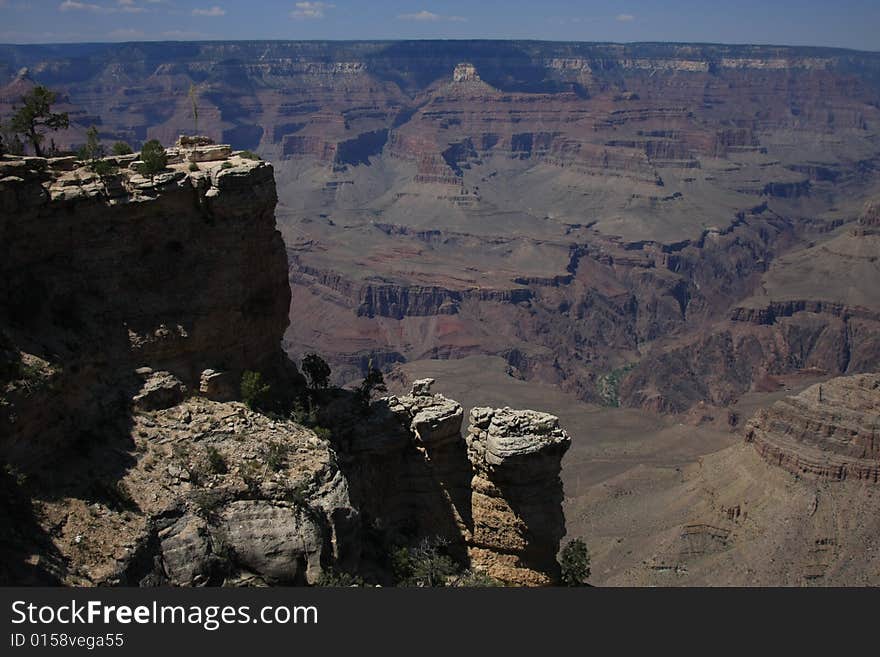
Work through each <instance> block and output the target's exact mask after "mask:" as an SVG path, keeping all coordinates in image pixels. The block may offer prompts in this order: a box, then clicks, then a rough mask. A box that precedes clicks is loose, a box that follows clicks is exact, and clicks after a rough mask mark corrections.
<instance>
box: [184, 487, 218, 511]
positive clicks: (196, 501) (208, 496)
mask: <svg viewBox="0 0 880 657" xmlns="http://www.w3.org/2000/svg"><path fill="white" fill-rule="evenodd" d="M190 499H191V500H192V503H193V505H194V506H195V508H196V509H197V510H198V511H199V512H201V513H202V514H203V515H206V516H210V515H211V514H212V513H213V512H214V511H216V510H217V508H218V507H219V506H220V504H221V503H222V502H223V493H221V492H220V491H217V490H209V489H204V488H203V489H199V490H197V491H194V492H193V493H192V495H191V497H190Z"/></svg>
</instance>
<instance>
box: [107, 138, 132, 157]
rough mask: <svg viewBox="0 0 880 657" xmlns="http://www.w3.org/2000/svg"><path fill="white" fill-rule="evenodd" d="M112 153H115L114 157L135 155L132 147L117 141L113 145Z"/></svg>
mask: <svg viewBox="0 0 880 657" xmlns="http://www.w3.org/2000/svg"><path fill="white" fill-rule="evenodd" d="M111 152H112V153H113V155H131V154H132V153H134V151H133V150H131V146H129V145H128V144H126V143H125V142H124V141H117V142H116V143H115V144H113V148H112V149H111Z"/></svg>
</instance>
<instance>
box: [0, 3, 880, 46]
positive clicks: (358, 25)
mask: <svg viewBox="0 0 880 657" xmlns="http://www.w3.org/2000/svg"><path fill="white" fill-rule="evenodd" d="M401 38H492V39H500V38H527V39H550V40H577V41H621V42H627V41H701V42H722V43H775V44H797V45H821V46H842V47H847V48H858V49H864V50H880V0H841V1H839V2H828V1H827V0H825V1H818V0H760V1H756V0H726V1H725V2H724V3H721V2H716V1H714V0H713V1H711V2H705V1H704V2H699V1H697V0H606V1H605V2H593V1H582V2H573V1H568V2H566V1H562V0H467V1H465V0H448V1H443V2H431V1H429V0H418V1H413V0H326V1H315V0H310V1H296V0H247V1H241V0H0V42H3V43H52V42H76V41H142V40H167V39H177V40H191V39H401Z"/></svg>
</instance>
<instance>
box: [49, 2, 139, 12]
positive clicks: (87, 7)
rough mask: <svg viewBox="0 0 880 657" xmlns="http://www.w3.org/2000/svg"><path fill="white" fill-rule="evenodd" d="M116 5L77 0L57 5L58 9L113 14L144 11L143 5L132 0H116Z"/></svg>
mask: <svg viewBox="0 0 880 657" xmlns="http://www.w3.org/2000/svg"><path fill="white" fill-rule="evenodd" d="M117 4H118V6H116V7H104V6H102V5H96V4H94V3H91V2H78V1H77V0H64V2H62V3H61V4H60V5H58V10H59V11H92V12H95V13H99V14H115V13H116V12H120V11H121V12H124V13H126V14H141V13H143V12H145V11H147V10H146V9H144V8H143V7H138V6H137V5H135V3H134V0H118V3H117Z"/></svg>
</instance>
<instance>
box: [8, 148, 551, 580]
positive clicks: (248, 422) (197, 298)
mask: <svg viewBox="0 0 880 657" xmlns="http://www.w3.org/2000/svg"><path fill="white" fill-rule="evenodd" d="M181 142H185V140H183V139H182V140H181ZM166 154H167V156H168V158H169V167H167V168H166V170H165V171H164V172H161V173H159V174H158V175H156V176H154V177H150V178H148V177H145V176H143V175H141V174H140V173H138V168H139V166H140V164H142V163H140V162H137V161H135V158H136V156H125V157H122V158H107V159H105V164H106V165H108V166H109V167H110V168H111V169H112V170H111V172H110V173H109V174H107V175H105V176H103V177H99V176H97V175H95V174H94V173H92V172H91V170H90V169H89V167H88V166H84V163H82V162H79V161H77V160H76V159H75V158H73V157H65V158H52V159H49V160H47V159H44V158H14V157H7V158H3V159H2V160H0V175H2V177H0V203H2V206H0V211H2V212H0V234H2V235H3V236H4V241H3V247H2V249H3V253H2V256H3V261H2V265H0V271H2V274H3V277H2V280H3V283H2V285H0V309H2V313H0V386H2V387H0V411H2V415H0V463H2V466H3V470H2V478H0V485H2V487H3V491H4V500H5V501H4V504H3V505H2V507H0V517H2V518H3V519H4V520H5V521H6V522H7V524H9V525H10V526H13V525H14V526H15V527H16V529H15V531H12V532H9V533H8V534H7V535H4V537H3V540H2V541H0V555H2V559H0V561H2V568H0V582H2V583H8V584H38V583H43V584H48V583H53V584H60V583H66V584H80V585H108V584H109V585H138V584H139V585H157V584H172V585H180V586H197V585H220V584H223V585H266V584H269V585H271V584H312V585H313V584H316V583H318V582H319V581H320V580H321V578H322V574H324V573H326V572H327V571H328V570H332V571H339V570H344V571H347V572H349V573H354V574H363V575H364V576H365V577H366V578H367V579H368V581H370V582H380V583H393V581H394V580H393V578H392V576H391V572H390V567H389V560H390V554H391V553H392V552H393V550H394V549H396V548H400V547H401V546H407V545H409V544H412V543H414V542H415V543H417V542H418V541H422V540H429V541H433V540H440V541H443V543H444V545H445V546H446V548H445V549H446V552H447V553H448V554H449V555H450V556H452V557H453V558H455V559H456V561H457V563H458V564H459V565H460V566H461V567H462V568H468V567H470V566H471V565H473V567H474V568H477V569H480V570H482V571H484V572H488V573H490V574H491V575H492V576H493V577H495V578H498V579H501V580H503V581H507V582H511V583H518V584H548V583H553V582H555V581H556V578H557V572H556V561H555V554H556V551H557V550H558V547H559V539H560V537H561V536H562V535H563V534H564V533H565V529H564V519H563V518H562V515H561V511H560V509H561V507H560V504H561V483H560V482H559V477H558V475H559V469H560V462H559V461H560V458H556V460H555V463H552V464H551V467H550V469H549V471H548V472H546V473H543V471H542V473H543V474H542V475H541V476H543V477H544V478H545V479H547V480H548V481H549V482H550V485H551V487H552V486H553V485H554V484H555V486H556V488H558V491H557V492H558V493H559V494H558V495H554V496H552V497H548V498H547V499H544V500H543V501H542V494H543V493H544V487H543V486H538V487H536V488H535V489H534V490H533V491H532V493H533V494H532V495H531V496H530V495H529V494H528V492H529V488H528V486H526V489H525V494H524V493H523V491H522V490H519V489H518V490H519V492H518V493H517V494H516V495H512V496H511V498H510V502H511V505H512V510H508V511H507V515H506V516H505V517H504V519H503V520H504V522H505V523H508V524H510V525H511V526H516V527H520V525H523V527H524V528H521V529H522V530H521V532H520V533H521V537H520V539H521V540H520V543H519V544H517V546H516V550H514V551H511V549H510V548H509V546H505V545H503V544H502V543H500V542H498V541H495V542H493V541H492V540H488V541H487V540H486V539H485V538H484V539H482V542H481V543H480V547H481V550H482V552H481V556H480V558H479V559H476V558H472V557H471V554H470V552H469V548H470V547H471V543H472V538H473V534H474V527H475V522H479V521H480V518H481V515H480V514H481V513H482V514H484V515H485V511H480V510H478V509H474V508H472V503H471V486H472V484H471V479H472V476H473V473H474V471H475V470H477V469H478V468H479V464H478V463H477V462H476V461H474V460H473V459H469V457H468V454H467V449H466V446H465V441H464V438H463V437H462V435H461V421H462V409H461V406H460V405H459V404H457V403H456V402H454V401H451V400H448V399H445V398H443V397H442V396H439V395H431V394H430V392H429V387H430V381H427V382H419V384H418V385H417V386H416V388H414V391H413V394H412V395H411V396H409V397H402V398H400V399H397V398H389V399H385V400H381V401H380V402H376V403H374V404H373V405H372V407H371V408H369V409H364V408H363V406H362V404H360V403H356V401H355V400H354V399H353V395H352V393H350V392H348V391H343V390H339V389H336V390H330V391H327V390H324V391H320V392H319V391H311V393H310V395H309V397H308V403H309V405H310V408H314V409H315V410H316V411H317V408H318V406H319V405H320V406H321V409H320V413H321V414H322V418H321V419H322V423H324V424H326V425H329V426H331V427H333V428H334V431H333V433H332V434H331V435H330V437H328V434H327V432H326V430H323V431H321V432H320V433H321V435H318V434H317V433H316V432H313V431H312V430H310V429H308V428H306V427H305V426H302V425H301V424H299V423H297V422H296V421H294V420H292V419H289V418H287V417H286V415H287V411H288V410H289V406H290V400H291V399H293V398H295V397H299V396H301V395H303V394H304V391H303V389H302V385H301V380H300V377H299V375H298V373H297V372H296V368H295V367H294V366H293V364H292V363H291V362H290V361H288V360H287V358H286V356H285V355H284V354H283V352H282V351H281V348H280V346H281V338H282V335H283V333H284V331H285V328H286V326H287V323H288V312H289V303H290V296H291V295H290V288H289V287H288V285H287V266H286V262H285V252H284V246H283V242H282V240H281V237H280V234H279V233H278V231H277V230H276V229H275V222H274V207H275V202H276V195H275V182H274V178H273V168H272V166H271V165H269V164H267V163H265V162H262V161H254V160H252V159H249V158H248V157H243V155H247V154H242V153H239V152H233V151H231V149H230V148H229V147H228V146H215V145H205V146H191V145H189V146H187V145H180V144H179V145H178V147H175V148H172V149H169V150H167V151H166ZM303 321H305V320H303ZM245 370H256V371H259V372H261V373H262V375H263V377H264V381H266V382H268V383H269V384H270V385H271V386H272V391H273V397H274V398H276V399H277V403H275V402H273V403H275V406H273V408H274V409H275V410H276V411H278V412H275V413H272V414H271V415H266V414H263V413H260V412H255V411H254V410H253V409H251V408H248V407H246V406H245V405H244V404H242V403H240V402H238V401H234V400H235V399H238V398H239V397H240V396H242V395H244V392H243V391H242V392H240V389H239V383H240V382H241V381H242V380H243V379H242V373H243V371H245ZM242 387H243V386H242ZM267 403H268V402H267ZM285 404H286V405H285ZM313 404H314V406H312V405H313ZM548 417H549V416H548ZM518 428H519V427H518V426H516V425H515V424H512V425H510V426H509V427H508V429H509V431H510V432H512V434H516V436H517V439H518V440H519V443H520V446H521V447H522V449H521V451H522V452H523V456H524V462H523V463H521V464H520V465H521V466H526V469H528V465H529V455H530V453H531V452H530V445H531V442H530V441H531V439H532V436H531V435H530V434H529V433H528V432H527V431H525V430H523V431H519V432H518V433H517V431H518ZM316 431H318V430H317V429H316ZM556 433H557V434H558V436H557V438H558V441H557V442H559V441H562V442H566V441H568V438H567V436H565V435H564V433H563V432H562V431H561V430H557V431H556ZM566 446H567V442H566ZM537 451H540V450H537ZM563 451H564V450H563ZM558 456H559V457H561V451H560V452H559V454H558ZM519 460H520V461H523V458H520V459H519ZM534 465H535V466H536V467H539V469H540V468H542V467H543V462H541V463H539V462H538V461H537V460H534ZM377 473H381V474H380V475H378V476H377ZM496 497H498V498H499V503H505V494H503V493H499V494H498V495H496ZM536 497H537V499H535V498H536ZM524 499H528V500H529V503H530V504H531V507H530V508H529V510H528V512H526V511H525V510H523V511H520V510H517V509H519V508H520V505H522V504H523V501H524ZM535 504H537V508H538V510H539V511H540V510H541V509H542V508H544V505H546V508H547V510H548V511H549V513H548V515H547V518H549V524H550V525H552V527H551V528H550V529H549V530H547V529H546V528H544V526H545V525H546V524H547V522H548V521H547V520H546V519H545V520H540V521H539V520H537V519H535V518H534V517H533V516H534V509H535ZM524 508H525V507H523V509H524ZM532 527H534V528H535V531H534V532H531V530H530V528H532ZM542 528H543V529H542ZM380 531H381V532H382V533H383V537H382V540H376V534H377V532H380ZM519 553H522V555H520V554H519ZM535 555H538V556H535ZM520 556H521V557H522V558H520ZM511 560H512V561H511ZM496 561H500V562H502V563H495V562H496ZM507 562H511V563H507ZM505 563H506V564H507V565H504V564H505Z"/></svg>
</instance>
